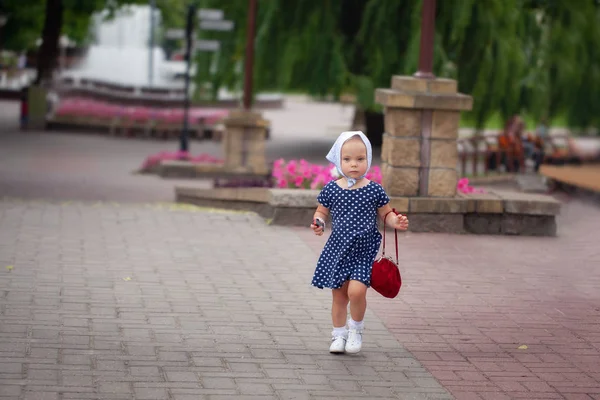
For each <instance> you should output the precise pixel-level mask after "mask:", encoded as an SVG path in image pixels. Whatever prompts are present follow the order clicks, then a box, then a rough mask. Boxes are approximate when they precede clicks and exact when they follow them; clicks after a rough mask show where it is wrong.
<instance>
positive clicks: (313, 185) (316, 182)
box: [310, 173, 327, 190]
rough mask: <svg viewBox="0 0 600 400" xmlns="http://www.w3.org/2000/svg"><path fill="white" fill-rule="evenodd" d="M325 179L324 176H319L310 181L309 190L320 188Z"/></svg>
mask: <svg viewBox="0 0 600 400" xmlns="http://www.w3.org/2000/svg"><path fill="white" fill-rule="evenodd" d="M326 180H327V178H326V176H325V175H324V174H322V173H321V174H319V175H317V176H316V177H315V179H314V180H313V181H312V183H311V184H310V188H311V189H313V190H315V189H319V188H320V187H321V185H323V184H324V183H325V182H326Z"/></svg>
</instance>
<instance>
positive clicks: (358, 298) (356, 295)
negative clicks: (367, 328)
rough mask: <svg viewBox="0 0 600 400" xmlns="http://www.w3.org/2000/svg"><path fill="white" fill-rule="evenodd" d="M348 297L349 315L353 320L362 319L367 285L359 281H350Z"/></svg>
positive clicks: (365, 303)
mask: <svg viewBox="0 0 600 400" xmlns="http://www.w3.org/2000/svg"><path fill="white" fill-rule="evenodd" d="M348 298H349V299H350V316H351V317H352V319H353V320H354V321H357V322H360V321H362V320H363V319H364V317H365V312H366V311H367V286H366V285H365V284H364V283H362V282H359V281H350V283H349V284H348Z"/></svg>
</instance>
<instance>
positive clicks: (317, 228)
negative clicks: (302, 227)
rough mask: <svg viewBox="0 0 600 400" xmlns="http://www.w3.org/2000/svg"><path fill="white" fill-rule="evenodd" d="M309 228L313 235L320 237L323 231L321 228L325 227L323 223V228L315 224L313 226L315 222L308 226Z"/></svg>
mask: <svg viewBox="0 0 600 400" xmlns="http://www.w3.org/2000/svg"><path fill="white" fill-rule="evenodd" d="M321 222H323V221H321ZM310 227H311V228H312V230H313V232H314V233H315V235H317V236H322V235H323V231H324V229H323V228H324V227H325V222H323V226H320V225H317V224H315V222H313V223H312V224H310Z"/></svg>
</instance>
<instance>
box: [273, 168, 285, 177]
mask: <svg viewBox="0 0 600 400" xmlns="http://www.w3.org/2000/svg"><path fill="white" fill-rule="evenodd" d="M272 175H273V177H274V178H277V179H280V178H283V170H281V169H279V168H275V169H273V174H272Z"/></svg>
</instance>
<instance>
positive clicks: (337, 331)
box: [331, 326, 348, 338]
mask: <svg viewBox="0 0 600 400" xmlns="http://www.w3.org/2000/svg"><path fill="white" fill-rule="evenodd" d="M331 336H333V337H339V336H341V337H345V338H347V337H348V329H346V327H345V326H342V327H341V328H336V327H335V326H334V327H333V330H332V331H331Z"/></svg>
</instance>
